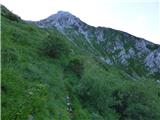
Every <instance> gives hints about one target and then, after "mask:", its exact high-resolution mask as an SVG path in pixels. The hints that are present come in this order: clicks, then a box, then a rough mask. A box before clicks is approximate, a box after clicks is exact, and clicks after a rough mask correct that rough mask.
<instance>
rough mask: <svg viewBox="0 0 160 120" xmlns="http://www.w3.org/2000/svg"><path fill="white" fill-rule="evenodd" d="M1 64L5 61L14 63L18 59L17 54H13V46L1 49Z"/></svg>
mask: <svg viewBox="0 0 160 120" xmlns="http://www.w3.org/2000/svg"><path fill="white" fill-rule="evenodd" d="M1 57H2V65H4V64H6V63H15V62H17V61H18V56H17V55H16V54H15V50H14V48H5V49H2V50H1Z"/></svg>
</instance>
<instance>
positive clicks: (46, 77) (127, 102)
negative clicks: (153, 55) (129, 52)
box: [1, 6, 160, 120]
mask: <svg viewBox="0 0 160 120" xmlns="http://www.w3.org/2000/svg"><path fill="white" fill-rule="evenodd" d="M1 27H2V28H1V29H2V50H1V54H2V62H1V63H2V81H1V90H2V93H1V94H2V119H3V120H27V119H28V120H32V119H34V120H159V118H160V107H159V106H160V86H159V84H157V83H156V82H155V81H154V80H152V79H150V80H149V79H147V78H145V77H141V78H133V77H131V76H129V75H128V74H127V73H125V72H124V71H123V70H121V69H119V68H116V67H114V66H108V65H106V64H104V63H103V62H101V61H99V60H97V59H96V58H95V57H94V56H92V55H90V54H89V53H88V52H87V51H84V50H81V49H79V47H76V46H74V44H72V43H71V42H70V41H69V40H68V39H67V38H65V36H63V35H62V34H61V33H59V32H58V31H56V30H54V29H52V30H48V29H40V28H37V27H35V26H34V25H31V24H27V23H25V22H24V21H22V20H21V19H20V18H19V17H17V16H16V15H14V14H12V13H10V12H9V11H8V10H7V9H5V8H4V7H3V6H2V26H1Z"/></svg>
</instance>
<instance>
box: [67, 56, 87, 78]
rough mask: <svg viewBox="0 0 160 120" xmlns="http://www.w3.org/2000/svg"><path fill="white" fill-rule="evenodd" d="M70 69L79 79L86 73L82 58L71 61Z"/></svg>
mask: <svg viewBox="0 0 160 120" xmlns="http://www.w3.org/2000/svg"><path fill="white" fill-rule="evenodd" d="M67 67H68V69H70V70H71V71H72V72H74V73H75V74H76V75H77V76H78V77H81V76H82V74H83V71H84V65H83V60H82V58H80V57H74V58H72V59H71V60H70V61H69V64H68V66H67Z"/></svg>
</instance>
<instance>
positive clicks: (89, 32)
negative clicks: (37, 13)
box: [35, 11, 160, 74]
mask: <svg viewBox="0 0 160 120" xmlns="http://www.w3.org/2000/svg"><path fill="white" fill-rule="evenodd" d="M35 24H36V25H38V26H39V27H43V28H56V29H58V30H59V31H60V32H62V33H63V34H64V35H65V36H66V37H68V38H69V39H70V40H71V41H72V42H74V43H75V44H76V45H77V46H79V47H81V48H85V49H86V50H88V51H90V52H91V53H93V54H95V55H98V54H99V57H100V58H101V59H102V60H103V61H105V62H106V63H107V64H125V65H127V64H130V63H129V62H130V61H129V59H130V58H131V59H132V58H136V57H137V58H138V59H136V60H138V61H139V63H138V64H139V65H140V64H142V65H143V66H144V67H145V68H147V69H148V70H149V71H150V73H151V74H152V73H157V74H159V73H160V55H159V54H160V53H159V49H160V46H159V45H158V44H154V43H152V42H150V41H147V40H145V39H143V38H139V37H136V36H133V35H131V34H129V33H126V32H123V31H120V30H114V29H112V28H105V27H94V26H90V25H88V24H86V23H84V22H83V21H81V20H80V19H79V18H78V17H76V16H74V15H72V14H71V13H69V12H64V11H60V12H57V14H53V15H51V16H49V17H48V18H46V19H43V20H40V21H38V22H35ZM80 39H81V40H80ZM78 41H79V42H78ZM80 42H81V43H80ZM80 44H86V45H80ZM87 46H88V48H86V47H87ZM116 53H118V54H116ZM111 54H112V55H111ZM114 54H115V55H114Z"/></svg>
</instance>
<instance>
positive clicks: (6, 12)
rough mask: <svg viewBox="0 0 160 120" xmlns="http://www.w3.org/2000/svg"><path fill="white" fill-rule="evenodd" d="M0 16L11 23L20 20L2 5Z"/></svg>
mask: <svg viewBox="0 0 160 120" xmlns="http://www.w3.org/2000/svg"><path fill="white" fill-rule="evenodd" d="M1 15H2V16H4V17H6V18H8V19H10V20H12V21H16V22H19V21H20V20H21V19H20V17H18V16H17V15H15V14H13V13H11V12H10V11H9V10H7V8H6V7H4V6H3V5H1Z"/></svg>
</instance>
